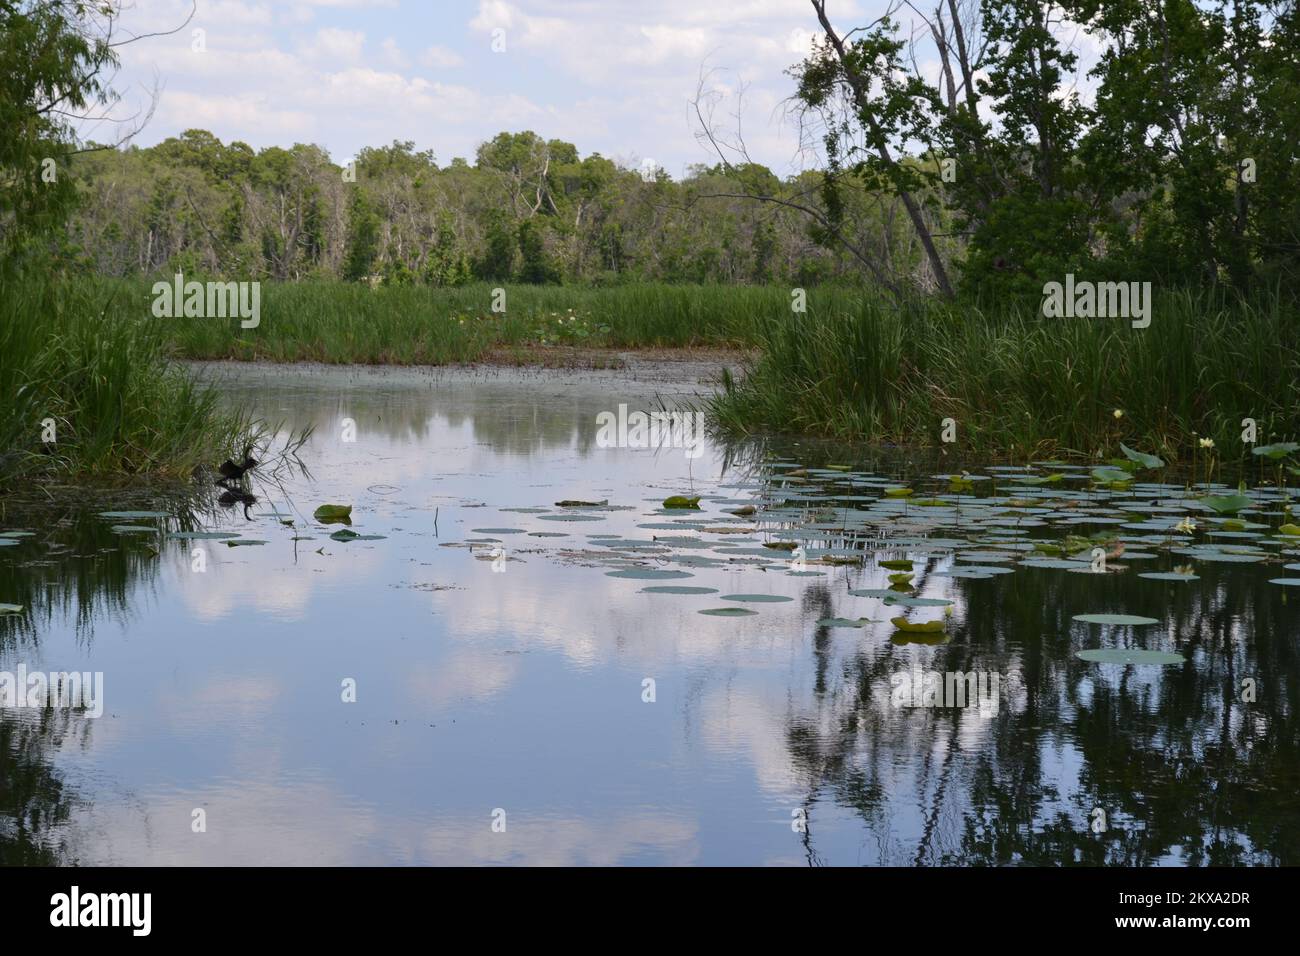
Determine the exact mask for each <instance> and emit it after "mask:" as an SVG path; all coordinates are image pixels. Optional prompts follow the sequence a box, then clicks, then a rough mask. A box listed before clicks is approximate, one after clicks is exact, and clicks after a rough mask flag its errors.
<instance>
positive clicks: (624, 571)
mask: <svg viewBox="0 0 1300 956" xmlns="http://www.w3.org/2000/svg"><path fill="white" fill-rule="evenodd" d="M605 577H607V578H631V579H633V580H634V581H671V580H674V579H677V578H693V577H695V575H693V574H691V573H690V572H689V571H661V570H658V569H656V568H621V569H620V570H618V571H606V572H605Z"/></svg>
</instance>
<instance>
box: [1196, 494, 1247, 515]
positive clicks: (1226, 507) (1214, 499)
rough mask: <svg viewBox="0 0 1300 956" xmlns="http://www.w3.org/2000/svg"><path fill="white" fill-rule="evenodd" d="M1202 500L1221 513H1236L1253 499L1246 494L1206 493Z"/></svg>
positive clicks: (1207, 505)
mask: <svg viewBox="0 0 1300 956" xmlns="http://www.w3.org/2000/svg"><path fill="white" fill-rule="evenodd" d="M1201 501H1202V503H1203V504H1205V505H1206V507H1209V508H1212V509H1214V510H1215V511H1217V512H1218V513H1219V514H1221V515H1231V514H1236V513H1237V512H1238V511H1240V510H1241V509H1242V508H1246V507H1249V506H1250V504H1251V500H1250V499H1249V498H1247V497H1246V496H1245V495H1206V496H1205V497H1204V498H1202V499H1201Z"/></svg>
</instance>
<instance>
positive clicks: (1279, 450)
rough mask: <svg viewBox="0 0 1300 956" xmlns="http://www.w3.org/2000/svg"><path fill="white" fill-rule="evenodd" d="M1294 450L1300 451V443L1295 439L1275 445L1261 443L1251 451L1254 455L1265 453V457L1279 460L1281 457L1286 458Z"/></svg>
mask: <svg viewBox="0 0 1300 956" xmlns="http://www.w3.org/2000/svg"><path fill="white" fill-rule="evenodd" d="M1293 451H1300V445H1297V444H1296V443H1295V442H1293V441H1284V442H1277V443H1276V444H1273V445H1260V446H1258V447H1257V448H1252V449H1251V450H1250V453H1251V454H1252V455H1263V456H1264V457H1265V458H1271V459H1273V460H1274V461H1277V460H1278V459H1280V458H1285V457H1286V456H1287V455H1289V454H1291V453H1292V452H1293Z"/></svg>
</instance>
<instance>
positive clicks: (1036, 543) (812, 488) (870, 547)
mask: <svg viewBox="0 0 1300 956" xmlns="http://www.w3.org/2000/svg"><path fill="white" fill-rule="evenodd" d="M1297 447H1300V446H1295V445H1292V444H1286V445H1276V446H1265V447H1263V448H1260V449H1257V451H1259V452H1260V453H1261V454H1262V455H1264V456H1267V457H1274V456H1276V457H1277V458H1278V459H1280V458H1282V457H1285V456H1286V455H1287V454H1290V453H1291V452H1292V451H1295V450H1297ZM1121 450H1122V452H1123V454H1124V456H1125V457H1124V458H1123V459H1120V460H1117V461H1111V462H1107V463H1105V464H1102V465H1097V466H1091V465H1083V464H1072V463H1068V462H1059V461H1048V462H1039V463H1035V464H1033V465H1025V466H996V467H990V468H988V469H986V471H987V474H971V473H969V472H962V473H959V474H937V475H927V476H923V477H919V478H914V479H911V480H907V481H900V480H899V479H898V478H894V477H883V476H879V475H874V474H870V473H867V472H864V471H857V470H854V469H853V468H852V467H850V466H846V465H828V466H826V467H822V468H814V467H803V466H801V465H800V464H799V463H797V462H793V461H773V462H769V463H767V464H766V465H765V466H764V468H763V469H762V471H761V472H760V473H758V474H756V475H754V476H753V477H752V478H751V479H749V480H746V481H742V482H739V483H735V484H730V485H719V486H718V487H717V488H716V489H714V490H715V493H714V494H699V495H695V494H692V495H689V496H688V495H674V496H671V497H668V498H666V499H663V500H662V501H660V502H659V503H658V507H653V506H652V507H649V508H646V507H645V506H644V505H637V504H625V505H611V504H610V503H609V502H608V501H578V500H562V501H558V502H555V504H554V506H553V507H550V508H548V507H531V508H502V509H500V510H501V511H502V512H512V513H516V514H521V515H529V516H531V517H533V518H535V519H536V520H538V521H547V522H569V523H588V522H600V521H604V520H606V519H607V518H609V517H610V516H611V515H612V514H613V513H614V512H618V511H629V510H639V511H640V512H641V516H642V518H643V519H648V520H642V521H640V522H639V523H637V524H636V528H637V529H638V531H640V532H645V534H634V535H633V534H627V533H622V534H614V533H605V534H602V533H591V534H586V535H585V536H584V537H585V540H584V542H583V544H582V545H580V546H577V547H573V546H567V545H566V546H562V547H561V549H560V550H559V551H558V554H559V555H560V556H561V557H563V558H566V559H568V560H570V561H572V562H575V563H582V564H588V565H593V566H601V567H606V568H607V571H606V573H607V574H608V576H610V577H613V578H621V579H629V580H635V581H646V582H654V583H652V584H650V585H649V586H647V587H645V588H643V593H647V594H667V595H679V596H698V597H701V598H704V597H706V596H710V595H717V597H715V598H712V601H717V602H728V604H727V605H726V606H721V607H703V608H700V609H699V610H698V613H700V614H706V615H712V616H726V617H748V616H752V615H754V614H756V613H758V612H757V611H756V610H754V609H753V606H757V605H762V604H777V603H785V602H789V601H791V600H793V598H791V597H789V596H787V595H785V594H778V593H758V592H755V593H735V594H719V592H718V589H717V588H713V587H705V586H700V585H699V584H697V583H694V582H692V583H682V582H685V581H687V580H688V579H690V578H692V577H694V576H695V575H696V573H697V572H700V571H702V570H704V571H707V570H708V569H716V568H722V569H733V570H734V569H737V568H747V569H751V570H753V571H758V572H764V573H765V574H767V575H772V574H776V575H781V576H816V575H825V574H827V573H829V571H830V570H831V569H833V568H835V567H841V566H847V567H849V568H859V569H862V570H864V571H867V572H869V573H875V574H878V575H879V576H880V577H881V580H880V583H879V585H878V586H876V587H856V588H849V589H847V594H848V595H850V596H853V597H862V598H873V599H876V600H878V601H880V602H881V604H882V605H883V606H884V607H885V608H886V609H889V610H892V611H894V612H895V616H893V617H891V618H890V623H891V624H893V626H894V628H895V633H894V636H893V639H894V640H895V641H896V642H900V643H902V642H922V643H942V642H945V641H947V640H949V636H948V634H947V623H948V620H949V617H950V615H951V613H952V607H953V604H954V602H953V601H950V600H948V599H947V598H943V597H931V596H924V595H922V594H921V593H920V592H919V590H918V588H917V587H916V582H917V581H918V580H921V579H924V580H933V579H937V578H954V579H961V580H968V581H979V580H988V579H992V578H996V577H997V576H999V575H1007V574H1012V573H1015V572H1017V571H1021V570H1023V569H1039V570H1044V569H1045V570H1055V571H1061V572H1072V573H1087V574H1125V573H1133V574H1135V575H1136V576H1138V577H1140V578H1143V579H1146V580H1150V581H1152V582H1153V584H1152V586H1153V587H1154V586H1156V582H1159V583H1163V584H1165V585H1166V586H1170V585H1176V584H1185V583H1187V582H1193V581H1196V580H1198V578H1199V575H1198V574H1197V573H1196V572H1197V570H1198V568H1199V567H1200V566H1201V565H1202V564H1214V563H1268V564H1282V565H1283V566H1284V568H1285V570H1286V571H1300V526H1297V525H1296V524H1294V523H1292V517H1291V513H1290V498H1289V494H1288V492H1287V489H1286V488H1285V487H1284V486H1281V485H1280V484H1279V486H1278V487H1274V488H1255V489H1253V490H1247V489H1246V488H1245V487H1244V486H1239V487H1238V488H1237V489H1235V490H1234V489H1232V488H1231V487H1229V486H1227V485H1223V484H1216V483H1210V482H1204V483H1200V484H1187V483H1174V482H1164V481H1154V480H1144V476H1143V472H1149V471H1154V470H1157V469H1162V468H1163V467H1164V462H1163V461H1161V460H1160V459H1159V458H1158V457H1156V456H1154V455H1149V454H1146V453H1143V452H1139V451H1135V450H1133V449H1131V448H1128V447H1127V446H1121ZM706 509H707V510H706ZM474 534H476V535H481V536H482V537H476V538H471V539H470V540H469V541H468V542H467V543H468V544H469V546H471V547H477V546H486V545H492V544H497V543H500V542H501V541H502V540H503V538H504V537H506V536H510V535H529V536H533V537H542V538H568V537H571V536H570V535H569V534H566V533H564V532H556V531H549V530H532V531H529V530H528V529H527V528H524V527H484V528H476V529H474ZM1140 569H1146V570H1140ZM1271 583H1273V584H1275V585H1278V586H1291V585H1297V584H1300V577H1295V578H1291V577H1285V576H1279V577H1275V578H1273V579H1272V581H1271ZM706 603H708V602H706ZM922 608H929V609H932V610H931V612H930V613H931V614H934V613H938V614H939V615H940V617H938V618H932V619H928V620H926V619H919V620H918V619H916V618H915V617H912V616H909V615H911V614H912V612H913V610H914V609H922ZM933 609H941V610H938V611H935V610H933ZM923 613H924V612H918V614H923ZM1078 619H1079V620H1080V621H1082V622H1090V623H1100V624H1109V625H1113V626H1120V627H1139V626H1143V625H1147V624H1154V623H1157V622H1156V621H1155V620H1154V619H1149V618H1141V619H1137V618H1133V617H1132V616H1131V615H1109V616H1105V615H1103V616H1101V617H1097V616H1089V615H1080V616H1079V618H1078ZM875 623H883V622H881V621H876V620H873V619H871V618H867V617H861V618H856V619H854V618H840V617H835V618H826V619H823V620H821V621H819V622H818V624H819V625H821V626H826V627H865V626H867V625H870V624H875ZM1079 656H1080V657H1082V658H1083V659H1085V660H1114V661H1117V662H1122V663H1175V662H1177V661H1181V660H1182V658H1181V657H1180V656H1178V655H1169V654H1160V653H1157V652H1141V651H1132V650H1109V649H1095V650H1093V651H1084V652H1080V655H1079Z"/></svg>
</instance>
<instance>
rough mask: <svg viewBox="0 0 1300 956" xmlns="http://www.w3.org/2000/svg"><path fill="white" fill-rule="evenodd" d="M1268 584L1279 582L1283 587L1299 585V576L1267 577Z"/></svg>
mask: <svg viewBox="0 0 1300 956" xmlns="http://www.w3.org/2000/svg"><path fill="white" fill-rule="evenodd" d="M1268 583H1269V584H1280V585H1282V586H1283V587H1288V588H1293V587H1296V586H1297V585H1300V578H1269V581H1268Z"/></svg>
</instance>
